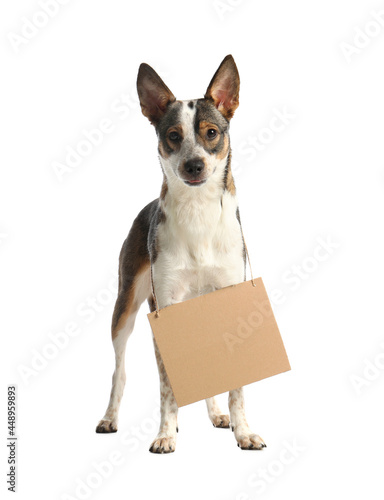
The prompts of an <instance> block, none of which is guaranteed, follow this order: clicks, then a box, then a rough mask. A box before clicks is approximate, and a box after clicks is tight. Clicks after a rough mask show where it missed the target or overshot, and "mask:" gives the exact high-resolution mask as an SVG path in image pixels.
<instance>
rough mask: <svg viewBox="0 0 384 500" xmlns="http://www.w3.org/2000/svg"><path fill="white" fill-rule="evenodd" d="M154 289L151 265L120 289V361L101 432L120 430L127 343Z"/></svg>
mask: <svg viewBox="0 0 384 500" xmlns="http://www.w3.org/2000/svg"><path fill="white" fill-rule="evenodd" d="M150 289H151V288H150V274H149V266H148V267H147V268H146V269H145V270H143V271H141V273H139V274H138V275H137V276H136V277H135V278H134V279H133V280H132V285H131V286H130V287H127V288H125V289H124V288H122V289H121V290H120V291H119V295H118V298H117V301H116V305H115V310H114V313H113V320H112V342H113V347H114V350H115V359H116V365H115V371H114V374H113V377H112V390H111V396H110V399H109V404H108V408H107V411H106V413H105V415H104V417H103V418H102V419H101V420H100V422H99V424H98V425H97V427H96V432H98V433H106V432H116V431H117V420H118V412H119V407H120V401H121V398H122V396H123V391H124V386H125V347H126V344H127V340H128V337H129V336H130V335H131V333H132V330H133V327H134V324H135V319H136V314H137V311H138V310H139V308H140V305H141V304H142V302H143V301H144V300H145V299H146V298H147V297H148V295H149V294H150Z"/></svg>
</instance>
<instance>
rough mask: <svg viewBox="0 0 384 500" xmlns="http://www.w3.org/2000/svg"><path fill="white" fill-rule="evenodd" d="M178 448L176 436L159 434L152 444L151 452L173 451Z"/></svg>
mask: <svg viewBox="0 0 384 500" xmlns="http://www.w3.org/2000/svg"><path fill="white" fill-rule="evenodd" d="M175 449H176V436H170V435H166V434H158V435H157V436H156V439H155V440H154V441H153V443H152V444H151V446H150V448H149V451H150V452H151V453H172V452H174V451H175Z"/></svg>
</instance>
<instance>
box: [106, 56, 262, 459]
mask: <svg viewBox="0 0 384 500" xmlns="http://www.w3.org/2000/svg"><path fill="white" fill-rule="evenodd" d="M239 89H240V78H239V74H238V70H237V67H236V64H235V61H234V59H233V57H232V56H231V55H228V56H227V57H225V58H224V60H223V61H222V63H221V65H220V66H219V68H218V69H217V71H216V73H215V74H214V76H213V78H212V80H211V82H210V84H209V85H208V88H207V91H206V93H205V95H204V98H201V99H195V100H187V101H179V100H176V98H175V96H174V95H173V93H172V92H171V91H170V90H169V88H168V87H167V86H166V85H165V83H164V82H163V81H162V79H161V78H160V77H159V76H158V74H157V73H156V72H155V71H154V70H153V69H152V68H151V67H150V66H148V65H147V64H145V63H143V64H141V65H140V68H139V73H138V77H137V91H138V95H139V101H140V106H141V110H142V113H143V114H144V116H146V117H147V118H148V119H149V121H150V122H151V123H152V125H154V127H155V129H156V133H157V137H158V152H159V158H160V164H161V168H162V171H163V176H164V177H163V184H162V187H161V192H160V197H159V198H158V199H156V200H154V201H152V202H151V203H149V204H148V205H147V206H146V207H145V208H144V209H143V210H142V211H141V212H140V213H139V215H138V216H137V218H136V219H135V221H134V222H133V225H132V228H131V230H130V232H129V234H128V237H127V239H126V240H125V241H124V244H123V247H122V250H121V253H120V259H119V288H118V297H117V300H116V305H115V308H114V312H113V318H112V342H113V347H114V350H115V357H116V366H115V371H114V374H113V378H112V390H111V396H110V401H109V405H108V408H107V411H106V413H105V416H104V417H103V419H102V420H101V421H100V422H99V424H98V425H97V428H96V432H98V433H109V432H116V431H117V419H118V411H119V406H120V401H121V398H122V395H123V390H124V385H125V380H126V376H125V368H124V358H125V348H126V343H127V339H128V337H129V336H130V334H131V333H132V330H133V327H134V323H135V317H136V314H137V312H138V310H139V308H140V305H141V304H142V303H143V302H144V301H145V300H147V301H148V303H149V306H150V309H151V311H154V310H155V308H156V303H155V300H157V305H158V307H159V308H163V307H166V306H169V305H171V304H175V303H178V302H181V301H183V300H187V299H190V298H193V297H196V296H198V295H201V294H205V293H208V292H212V291H214V290H217V289H220V288H223V287H226V286H229V285H233V284H237V283H239V282H241V281H244V280H245V264H246V262H245V244H244V240H243V235H242V229H241V222H240V215H239V208H238V203H237V199H236V189H235V183H234V180H233V176H232V172H231V149H230V140H229V122H230V120H231V118H232V117H233V114H234V112H235V110H236V109H237V107H238V105H239ZM152 286H153V288H152ZM153 290H155V296H154V294H153V293H152V292H153ZM182 334H183V332H180V335H182ZM154 347H155V354H156V360H157V364H158V370H159V378H160V396H161V421H160V428H159V432H158V434H157V436H156V438H155V439H154V441H153V443H152V444H151V447H150V449H149V451H151V452H153V453H170V452H173V451H175V448H176V433H177V432H178V427H177V412H178V407H177V404H176V401H175V398H174V395H173V392H172V388H171V386H170V383H169V380H168V377H167V373H166V371H165V368H164V364H163V361H162V359H161V355H160V353H159V350H158V348H157V346H156V342H155V341H154ZM228 403H229V415H226V414H223V412H222V411H221V410H220V408H219V406H218V404H217V402H216V400H215V398H213V397H212V398H209V399H206V404H207V409H208V415H209V418H210V420H211V422H212V424H213V425H214V427H231V428H232V431H233V433H234V436H235V438H236V441H237V444H238V446H239V447H240V448H241V449H243V450H249V449H253V450H256V449H262V448H264V447H265V446H266V445H265V443H264V441H263V440H262V439H261V438H260V436H258V435H257V434H254V433H253V432H252V431H251V429H250V428H249V426H248V423H247V420H246V417H245V412H244V396H243V388H238V389H235V390H232V391H230V392H229V398H228Z"/></svg>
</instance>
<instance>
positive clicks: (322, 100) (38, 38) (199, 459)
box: [0, 0, 384, 500]
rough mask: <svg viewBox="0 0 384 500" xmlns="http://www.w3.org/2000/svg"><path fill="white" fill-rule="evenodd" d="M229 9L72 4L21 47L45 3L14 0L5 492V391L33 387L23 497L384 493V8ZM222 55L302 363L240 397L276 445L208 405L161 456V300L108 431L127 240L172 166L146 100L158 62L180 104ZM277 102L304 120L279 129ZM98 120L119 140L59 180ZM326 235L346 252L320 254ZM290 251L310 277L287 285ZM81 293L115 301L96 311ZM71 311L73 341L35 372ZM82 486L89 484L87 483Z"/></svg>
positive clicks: (114, 1) (6, 197)
mask: <svg viewBox="0 0 384 500" xmlns="http://www.w3.org/2000/svg"><path fill="white" fill-rule="evenodd" d="M231 5H232V6H231ZM226 6H227V9H226V10H225V7H226ZM221 7H222V9H220V6H219V5H218V2H216V3H215V2H214V1H205V2H203V1H202V0H199V1H196V0H195V1H194V2H189V3H182V2H180V1H179V2H177V1H164V0H163V1H161V2H158V1H142V2H125V1H123V0H110V1H108V2H107V1H97V0H96V1H95V0H93V1H91V0H81V1H80V0H78V1H74V0H73V1H69V2H67V4H66V5H61V6H59V7H58V12H57V13H56V14H55V15H54V17H52V18H50V19H49V20H48V22H47V23H46V25H45V26H42V27H40V28H38V29H37V33H35V34H34V36H31V37H30V39H29V40H26V43H23V44H22V45H18V46H17V47H16V46H15V45H17V44H15V43H13V45H12V42H11V40H10V33H13V34H16V35H19V36H21V33H22V27H23V25H24V24H25V22H26V21H25V19H24V17H26V18H27V19H29V20H31V19H33V18H34V16H35V18H34V19H36V12H39V11H41V7H40V6H39V3H38V2H36V1H33V0H19V1H18V2H12V1H10V0H8V1H3V2H2V4H1V7H0V18H1V34H2V37H1V47H0V50H1V61H2V64H1V67H2V71H1V73H2V77H1V87H2V88H1V96H0V99H1V123H2V130H1V139H2V141H1V144H2V147H1V183H0V203H1V207H0V208H1V210H0V235H1V236H0V272H1V288H0V294H1V296H0V300H1V302H0V303H1V335H2V348H1V356H2V358H1V367H2V372H3V374H2V394H3V406H2V408H3V411H2V420H1V424H2V432H3V434H2V435H3V450H2V452H1V458H2V464H3V467H2V471H3V472H2V479H1V482H2V484H1V489H2V491H3V492H4V490H6V485H5V470H6V467H5V466H6V463H5V462H6V446H5V438H6V430H7V429H6V420H5V415H6V407H5V397H6V384H11V383H17V384H18V388H19V406H18V414H19V417H18V418H19V420H18V434H19V449H18V452H19V454H18V458H19V484H18V491H19V498H22V499H31V498H39V499H43V500H45V499H49V500H52V499H56V498H57V499H68V498H94V499H99V498H100V499H101V498H116V499H125V498H137V499H146V498H167V499H176V498H177V499H178V498H183V499H196V498H204V499H214V500H219V499H220V500H223V499H224V500H248V499H255V498H259V497H260V496H261V497H264V498H273V499H275V498H300V499H304V498H305V499H306V498H309V497H310V498H312V499H323V498H340V497H342V498H351V499H357V498H362V497H364V498H373V499H376V498H381V496H382V471H383V458H382V450H383V446H384V438H383V417H384V405H383V404H382V401H383V390H384V374H383V367H384V360H383V355H382V354H381V353H383V352H384V329H383V326H384V325H383V317H382V310H383V253H384V241H383V236H382V231H383V208H384V203H383V192H384V162H383V147H382V144H383V128H384V126H383V123H384V122H383V116H384V102H383V88H384V73H383V56H384V27H383V26H382V25H380V24H378V23H377V22H376V24H369V22H370V21H372V20H373V16H372V13H371V12H372V11H375V12H377V13H378V12H382V16H383V18H384V4H383V3H382V2H377V1H372V0H364V1H363V0H359V1H358V0H353V1H351V0H338V1H335V0H325V1H323V2H321V3H318V2H308V1H304V0H292V1H290V2H287V1H285V0H279V1H278V0H273V1H269V2H266V1H257V2H251V1H250V0H248V1H243V2H241V1H238V0H237V1H235V0H231V1H230V0H223V1H222V2H221ZM37 18H38V16H37ZM39 20H40V22H41V23H44V18H41V17H40V18H39V19H38V21H37V22H39ZM367 23H368V24H367ZM383 24H384V22H383ZM355 27H357V28H359V29H360V30H365V29H367V30H368V31H370V33H371V34H370V35H369V36H368V38H364V35H362V34H361V31H360V32H359V31H356V29H355ZM358 33H360V34H359V35H358ZM11 36H12V35H11ZM354 38H356V40H355V41H354ZM343 42H344V43H345V44H350V47H349V49H346V48H345V47H346V45H344V46H343V45H342V44H343ZM355 43H356V44H358V45H359V47H358V48H355V49H354V52H353V53H352V52H351V54H352V55H351V56H350V57H349V61H348V57H347V56H346V55H345V53H344V52H345V51H346V50H350V51H351V50H352V49H351V46H353V45H354V44H355ZM342 47H344V52H343V48H342ZM17 49H19V50H18V51H17ZM228 53H231V54H233V56H234V58H235V60H236V63H237V65H238V68H239V72H240V77H241V94H240V107H239V109H238V110H237V112H236V115H235V117H234V119H233V121H232V123H231V138H232V147H233V157H234V162H235V166H236V168H235V179H236V184H237V188H238V198H239V204H240V209H241V216H242V221H243V227H244V232H245V235H246V239H247V242H248V247H249V250H250V253H251V258H252V261H253V267H254V272H255V274H256V275H258V276H262V277H263V279H264V282H265V284H266V287H267V290H268V291H269V292H270V294H275V292H273V291H274V290H276V289H280V290H281V291H282V292H281V296H282V297H283V298H284V301H283V303H275V306H274V310H275V315H276V318H277V321H278V324H279V327H280V330H281V333H282V336H283V339H284V342H285V345H286V349H287V352H288V355H289V358H290V362H291V365H292V371H291V372H289V373H286V374H283V375H279V376H276V377H273V378H271V379H268V380H265V381H261V382H259V383H256V384H253V385H251V386H248V387H246V389H245V394H246V409H247V415H248V419H249V422H250V424H251V426H252V428H253V430H254V431H255V432H257V433H258V434H260V435H261V436H262V437H263V439H264V440H265V441H266V443H267V445H268V448H266V449H265V450H263V451H261V452H256V451H254V452H244V451H241V450H240V449H238V448H237V447H236V443H235V440H234V437H233V434H232V433H231V432H230V431H228V430H219V429H214V428H213V427H212V425H211V424H210V422H209V420H208V417H207V415H206V409H205V404H204V402H200V403H197V404H194V405H191V406H188V407H185V408H182V409H181V410H180V412H179V428H180V432H179V435H178V442H177V449H176V452H175V453H173V454H171V455H167V456H165V455H163V456H157V455H152V454H150V453H149V452H148V448H149V446H150V443H151V441H152V439H153V438H154V436H155V435H156V433H157V422H156V408H157V405H158V400H159V384H158V375H157V368H156V363H155V357H154V354H153V347H152V340H151V333H150V328H149V324H148V322H147V318H146V312H147V307H146V305H145V306H144V307H143V309H142V310H141V311H140V314H139V316H138V319H137V323H136V328H135V331H134V333H133V335H132V337H131V338H130V340H129V343H128V349H127V385H126V390H125V397H124V398H123V402H122V406H121V412H120V429H119V432H118V433H116V434H113V435H97V434H96V433H95V432H94V429H95V426H96V424H97V422H98V420H99V419H100V418H101V417H102V416H103V414H104V410H105V407H106V405H107V402H108V396H109V391H110V383H111V376H112V371H113V364H114V360H113V349H112V344H111V341H110V321H111V314H112V310H113V303H114V299H115V291H114V287H115V285H116V283H115V277H114V273H115V272H116V270H117V262H118V254H119V251H120V247H121V244H122V242H123V240H124V238H125V237H126V234H127V233H128V230H129V228H130V226H131V223H132V221H133V219H134V217H135V216H136V214H137V213H138V211H139V210H140V209H141V208H142V207H143V206H144V205H145V204H147V203H148V202H149V201H151V200H152V199H154V198H156V197H157V196H158V194H159V190H160V185H161V178H162V176H161V171H160V167H159V163H158V159H157V148H156V137H155V132H154V130H153V129H152V127H151V126H150V125H149V123H148V121H147V120H146V119H145V118H144V117H143V116H142V115H141V113H140V111H139V108H138V104H137V102H136V101H134V100H132V96H133V97H134V96H135V81H136V75H137V70H138V66H139V64H140V63H141V62H143V61H145V62H147V63H149V64H150V65H151V66H153V67H154V68H155V69H156V70H157V71H158V72H159V73H160V75H161V76H163V77H164V80H165V81H166V83H167V85H168V86H169V87H170V88H171V90H172V91H173V93H174V94H175V95H176V97H177V98H179V99H189V98H197V97H202V95H203V93H204V91H205V89H206V87H207V85H208V83H209V81H210V79H211V77H212V75H213V73H214V71H215V70H216V68H217V67H218V65H219V64H220V62H221V60H222V59H223V58H224V56H225V55H227V54H228ZM124 100H125V101H126V102H127V103H128V104H127V103H125V104H124ZM276 110H278V111H283V110H285V112H286V113H288V114H289V116H290V117H291V118H290V120H289V123H287V124H286V125H285V126H284V127H283V130H281V131H280V132H278V133H275V134H274V135H273V134H272V135H271V132H270V131H269V132H268V131H266V130H265V129H266V128H268V127H269V123H270V120H271V118H273V116H274V115H275V113H276ZM103 119H109V120H110V122H109V123H110V133H108V134H105V135H104V140H103V141H102V143H101V144H99V145H97V146H94V147H93V149H92V151H91V152H90V154H89V155H88V156H87V157H86V158H84V159H83V161H81V162H80V164H79V165H78V166H77V167H76V168H74V169H73V171H71V172H66V173H65V175H64V176H63V177H62V179H61V181H60V180H59V178H58V176H57V175H56V174H55V172H54V170H53V167H52V164H53V163H54V162H55V161H56V162H62V163H64V162H65V156H66V153H67V148H68V147H73V148H76V147H77V146H78V143H79V142H80V141H82V140H83V139H84V136H83V132H82V131H83V130H84V129H85V130H88V131H89V130H91V129H95V128H97V127H98V126H99V123H100V121H101V120H103ZM112 129H113V130H112ZM263 129H264V130H263ZM260 134H261V135H260ZM258 137H259V138H260V137H261V138H262V139H263V138H264V139H265V138H267V139H268V141H269V143H268V144H264V145H263V147H264V149H263V150H262V151H256V150H255V149H254V147H253V146H251V145H250V144H252V138H256V139H257V138H258ZM264 139H263V140H264ZM264 142H265V140H264ZM260 149H261V148H260ZM319 238H323V239H327V238H328V239H329V241H331V242H332V244H333V246H334V248H333V250H332V251H331V252H329V253H327V254H325V253H324V252H323V253H322V254H321V255H322V256H323V257H324V256H325V257H324V259H323V260H322V261H321V262H316V261H314V260H313V259H311V257H313V255H314V253H315V250H316V247H317V246H318V241H319ZM296 265H299V266H301V268H302V269H303V267H304V268H306V269H307V272H305V271H303V272H305V277H302V278H299V279H297V280H296V281H295V282H293V280H292V276H293V274H292V273H293V272H294V269H293V268H292V266H296ZM308 271H310V272H308ZM302 276H303V275H302ZM294 283H295V284H294ZM109 289H111V290H112V291H109ZM87 298H95V299H96V300H97V307H98V309H100V310H99V311H98V312H95V313H94V314H93V316H92V317H91V313H89V314H88V313H85V312H84V311H87V310H88V311H89V309H90V307H89V306H87V305H86V301H87ZM101 302H102V303H103V304H101ZM280 302H282V301H280ZM81 314H83V315H81ZM84 314H86V315H84ZM68 323H76V324H77V327H78V328H79V330H80V331H79V333H78V335H77V336H76V337H72V338H70V340H69V341H68V345H67V346H66V347H65V348H63V349H60V351H59V352H56V355H55V357H54V359H51V360H48V361H46V366H44V367H43V368H41V369H40V371H36V372H35V373H34V374H33V375H31V376H29V377H24V378H23V377H22V376H21V374H20V370H21V369H22V368H23V366H24V367H29V368H31V367H32V362H33V358H34V357H36V352H38V353H39V354H40V355H41V353H42V352H43V350H44V349H46V348H47V345H48V344H50V343H51V342H52V340H51V338H50V336H49V335H50V334H58V333H59V332H63V331H64V329H65V328H66V326H67V324H68ZM369 362H371V363H377V364H379V365H380V367H379V368H376V369H375V368H372V366H374V365H371V368H370V369H369V370H368V369H367V368H365V367H366V366H368V365H367V363H369ZM364 369H365V374H364ZM357 377H360V379H358V378H357ZM359 384H360V385H361V386H360V390H358V387H357V386H358V385H359ZM219 399H220V401H221V402H222V404H223V408H225V407H226V396H225V395H223V396H220V398H219ZM135 429H136V430H135ZM137 429H138V430H139V435H138V436H136V437H132V433H136V434H137ZM292 443H296V444H295V445H294V446H295V447H296V451H295V453H294V454H292V452H289V451H287V452H285V451H284V450H285V449H288V448H289V446H292ZM287 446H288V448H287ZM115 452H117V453H120V454H121V458H120V463H119V464H116V465H114V466H113V470H110V471H108V474H109V477H105V478H103V479H102V480H99V479H100V477H101V476H97V475H95V474H94V472H95V469H94V465H93V464H94V462H97V463H100V462H102V461H105V460H109V459H110V454H111V453H112V454H113V453H115ZM111 467H112V466H111ZM92 474H93V475H92ZM81 481H84V482H87V481H90V482H91V483H92V481H93V483H92V488H91V489H90V490H89V491H88V492H85V493H84V491H83V496H81V489H80V490H79V489H78V490H77V492H76V488H78V485H79V484H82V483H81ZM98 483H101V484H98ZM380 491H381V493H380ZM7 494H9V495H10V493H8V492H7Z"/></svg>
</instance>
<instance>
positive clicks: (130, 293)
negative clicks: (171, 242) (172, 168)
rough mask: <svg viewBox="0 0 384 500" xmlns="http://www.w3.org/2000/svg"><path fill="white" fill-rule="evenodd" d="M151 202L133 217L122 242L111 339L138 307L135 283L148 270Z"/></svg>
mask: <svg viewBox="0 0 384 500" xmlns="http://www.w3.org/2000/svg"><path fill="white" fill-rule="evenodd" d="M150 210H151V204H150V205H148V206H147V207H146V208H145V209H144V210H142V211H141V212H140V214H139V215H138V216H137V218H136V219H135V221H134V223H133V225H132V228H131V230H130V232H129V234H128V237H127V239H126V240H125V241H124V243H123V247H122V249H121V252H120V259H119V293H118V297H117V300H116V304H115V309H114V311H113V317H112V339H114V338H115V337H116V334H117V332H118V331H119V329H120V328H121V327H122V325H124V323H125V320H126V319H127V317H128V316H129V314H131V313H132V311H134V310H135V307H138V305H137V304H135V283H136V279H137V277H138V276H140V275H141V274H142V273H143V272H145V271H147V270H148V267H149V263H150V258H149V251H148V231H149V221H150Z"/></svg>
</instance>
